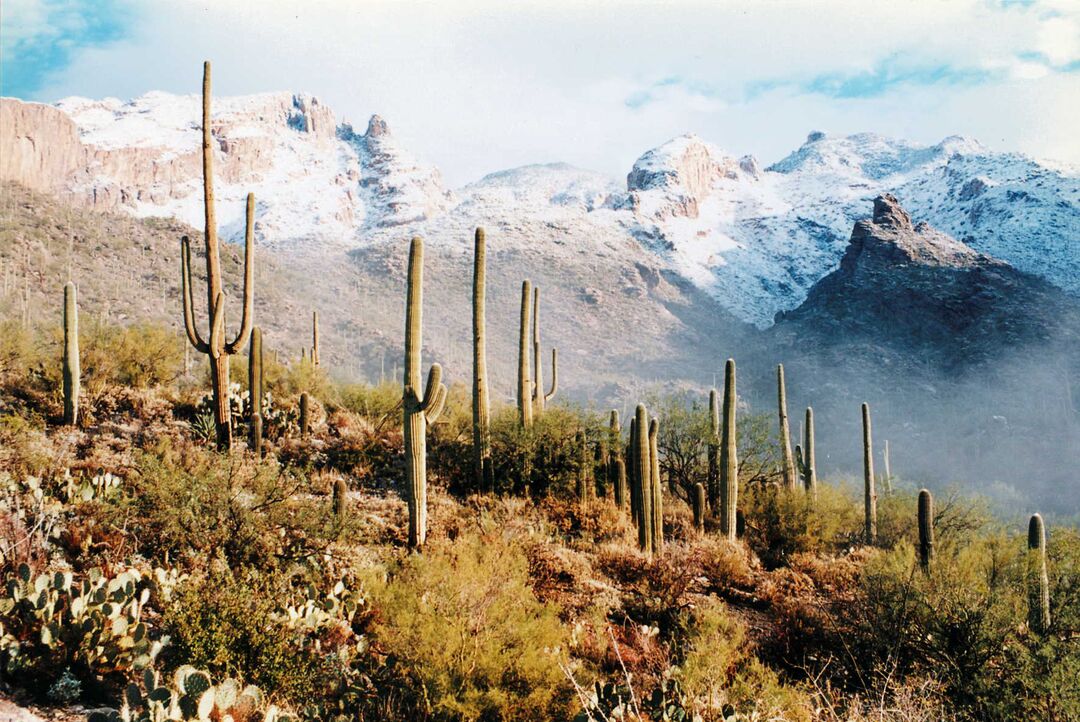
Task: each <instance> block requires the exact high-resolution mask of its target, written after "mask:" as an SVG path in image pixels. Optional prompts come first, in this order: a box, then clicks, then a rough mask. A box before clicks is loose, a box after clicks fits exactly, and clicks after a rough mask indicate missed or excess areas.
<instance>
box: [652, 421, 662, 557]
mask: <svg viewBox="0 0 1080 722" xmlns="http://www.w3.org/2000/svg"><path fill="white" fill-rule="evenodd" d="M659 438H660V421H659V419H657V418H656V417H655V416H654V417H653V418H652V421H650V422H649V487H650V489H649V492H650V494H651V497H652V525H651V526H650V530H651V532H652V550H653V553H654V554H659V553H660V552H662V551H663V550H664V493H663V486H662V485H661V483H660V452H659V445H658V443H657V441H658V440H659Z"/></svg>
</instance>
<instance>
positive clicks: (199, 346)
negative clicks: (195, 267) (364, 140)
mask: <svg viewBox="0 0 1080 722" xmlns="http://www.w3.org/2000/svg"><path fill="white" fill-rule="evenodd" d="M210 95H211V93H210V62H209V61H207V62H206V63H205V64H204V65H203V95H202V101H203V102H202V124H203V128H202V160H203V216H204V219H205V221H206V228H205V233H204V235H205V244H206V247H205V251H206V302H207V308H208V310H209V313H210V326H209V335H208V337H207V338H206V339H203V337H202V336H201V335H200V334H199V330H198V328H196V326H195V311H194V298H193V290H192V282H191V241H190V240H189V239H188V237H187V236H184V237H183V238H182V239H181V240H180V264H181V269H180V270H181V289H180V291H181V295H182V296H183V302H184V328H185V330H186V331H187V336H188V340H189V341H190V342H191V345H192V346H194V347H195V350H196V351H198V352H199V353H204V354H206V355H207V357H208V358H209V359H210V379H211V385H212V389H213V394H214V424H215V426H216V428H217V445H218V448H219V449H223V450H226V449H229V448H231V447H232V419H231V416H230V413H229V357H230V356H234V355H236V354H237V353H239V352H240V349H242V348H243V347H244V344H246V343H247V340H248V335H249V334H250V333H251V326H252V317H253V310H254V303H253V300H254V291H255V288H254V280H255V265H254V264H255V243H254V237H255V196H254V194H251V193H249V194H248V197H247V211H246V215H247V219H246V220H247V223H246V227H245V232H244V303H243V308H244V311H243V316H242V317H241V319H240V330H239V331H237V334H236V337H235V338H234V339H233V340H232V341H228V342H226V340H225V293H224V291H223V290H222V276H221V259H220V257H219V255H218V236H217V219H216V217H215V210H214V153H213V136H212V134H211V131H210Z"/></svg>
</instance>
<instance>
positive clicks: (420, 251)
mask: <svg viewBox="0 0 1080 722" xmlns="http://www.w3.org/2000/svg"><path fill="white" fill-rule="evenodd" d="M423 304H424V242H423V241H422V240H420V238H413V239H412V243H411V244H410V246H409V280H408V287H407V290H406V304H405V378H404V383H403V387H404V388H403V393H402V404H401V405H402V426H403V429H404V436H405V479H406V482H407V484H408V494H409V495H408V499H409V547H410V548H411V549H420V548H421V547H422V546H423V545H424V541H425V540H426V538H427V427H428V424H432V423H434V422H435V421H436V420H437V419H438V418H439V415H440V414H441V413H442V409H443V405H444V404H445V403H446V386H445V385H444V384H443V383H442V367H441V366H440V365H439V364H432V365H431V370H430V371H428V380H427V387H426V388H425V389H424V391H423V396H421V395H420V393H421V391H420V389H421V384H422V382H423V376H422V374H421V371H420V361H421V359H420V349H421V348H422V346H423V338H422V337H421V334H422V333H423Z"/></svg>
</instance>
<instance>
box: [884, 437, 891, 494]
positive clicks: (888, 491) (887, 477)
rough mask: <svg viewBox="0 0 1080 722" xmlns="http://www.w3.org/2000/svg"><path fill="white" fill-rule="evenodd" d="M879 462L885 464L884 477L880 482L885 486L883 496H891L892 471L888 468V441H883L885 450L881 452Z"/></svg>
mask: <svg viewBox="0 0 1080 722" xmlns="http://www.w3.org/2000/svg"><path fill="white" fill-rule="evenodd" d="M881 460H882V461H883V462H884V463H885V475H884V476H883V477H882V482H883V483H884V484H885V496H889V495H890V494H892V470H891V469H890V466H889V440H888V439H885V449H884V451H882V452H881Z"/></svg>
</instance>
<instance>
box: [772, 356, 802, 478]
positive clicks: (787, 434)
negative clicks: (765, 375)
mask: <svg viewBox="0 0 1080 722" xmlns="http://www.w3.org/2000/svg"><path fill="white" fill-rule="evenodd" d="M776 400H777V405H778V411H779V415H780V456H781V463H782V464H783V469H782V470H783V477H784V486H785V487H787V488H788V489H792V490H794V489H795V488H796V486H797V484H798V482H797V479H796V470H795V462H794V461H793V460H792V458H791V431H790V429H789V427H788V415H787V388H786V387H785V385H784V364H777V365H776Z"/></svg>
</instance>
